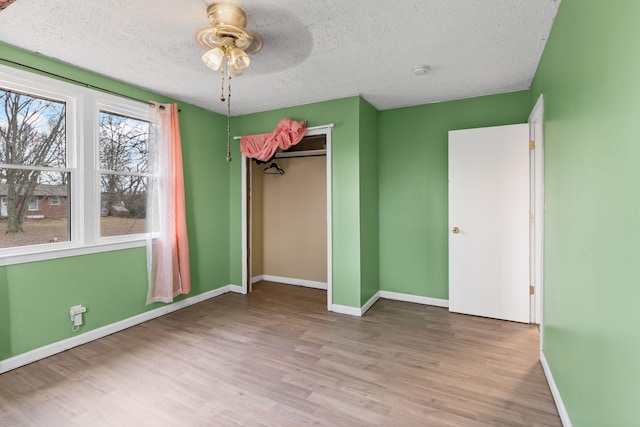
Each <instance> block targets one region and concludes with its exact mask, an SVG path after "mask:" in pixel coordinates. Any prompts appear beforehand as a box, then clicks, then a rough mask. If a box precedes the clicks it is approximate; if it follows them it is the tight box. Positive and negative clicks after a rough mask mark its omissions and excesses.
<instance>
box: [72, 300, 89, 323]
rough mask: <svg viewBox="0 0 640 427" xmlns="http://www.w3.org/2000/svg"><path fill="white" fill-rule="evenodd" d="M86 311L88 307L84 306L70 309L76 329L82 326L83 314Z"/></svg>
mask: <svg viewBox="0 0 640 427" xmlns="http://www.w3.org/2000/svg"><path fill="white" fill-rule="evenodd" d="M86 311H87V307H83V306H82V305H74V306H73V307H71V308H70V309H69V315H70V316H71V321H72V322H73V326H74V327H75V326H80V325H82V313H86Z"/></svg>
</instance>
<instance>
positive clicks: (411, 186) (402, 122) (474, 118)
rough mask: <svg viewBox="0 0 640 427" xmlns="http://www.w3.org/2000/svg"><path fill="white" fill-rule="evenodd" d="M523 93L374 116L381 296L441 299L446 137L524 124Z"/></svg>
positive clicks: (445, 293)
mask: <svg viewBox="0 0 640 427" xmlns="http://www.w3.org/2000/svg"><path fill="white" fill-rule="evenodd" d="M530 109H531V106H530V102H529V93H528V92H526V91H525V92H513V93H507V94H502V95H492V96H485V97H479V98H472V99H465V100H461V101H450V102H441V103H436V104H427V105H421V106H417V107H407V108H398V109H394V110H386V111H382V112H381V113H380V118H379V120H380V133H379V160H378V165H379V168H378V170H379V172H378V173H379V181H380V183H379V188H380V193H379V197H380V289H381V290H385V291H392V292H400V293H406V294H411V295H419V296H425V297H431V298H442V299H448V297H449V291H448V287H449V283H448V282H449V278H448V262H449V261H448V249H447V248H448V234H447V226H448V218H447V213H448V198H447V192H448V183H447V180H448V178H447V174H448V171H447V163H448V160H447V145H448V143H447V141H448V132H449V131H450V130H454V129H468V128H477V127H488V126H499V125H506V124H514V123H525V122H526V121H527V118H528V116H529V112H530Z"/></svg>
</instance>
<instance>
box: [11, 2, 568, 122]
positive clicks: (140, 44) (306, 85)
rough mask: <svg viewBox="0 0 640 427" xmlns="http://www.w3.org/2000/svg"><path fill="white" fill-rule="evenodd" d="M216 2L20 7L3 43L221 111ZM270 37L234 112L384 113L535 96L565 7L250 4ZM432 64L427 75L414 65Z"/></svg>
mask: <svg viewBox="0 0 640 427" xmlns="http://www.w3.org/2000/svg"><path fill="white" fill-rule="evenodd" d="M212 2H213V0H210V1H204V0H156V1H150V0H135V1H131V0H105V1H87V0H65V1H50V0H18V1H16V2H15V3H14V4H12V5H11V7H9V8H7V9H6V10H4V11H3V12H2V13H0V40H1V41H3V42H5V43H8V44H10V45H14V46H17V47H21V48H23V49H27V50H30V51H34V52H38V53H41V54H43V55H45V56H49V57H52V58H56V59H59V60H61V61H63V62H68V63H71V64H73V65H76V66H79V67H82V68H85V69H88V70H92V71H95V72H98V73H101V74H104V75H107V76H110V77H113V78H115V79H118V80H122V81H125V82H128V83H131V84H133V85H136V86H139V87H143V88H146V89H149V90H151V91H153V92H157V93H160V94H164V95H167V96H170V97H173V98H176V99H179V100H183V101H186V102H190V103H193V104H196V105H199V106H202V107H204V108H207V109H209V110H212V111H216V112H218V113H226V108H225V105H224V104H223V103H221V102H220V101H219V91H220V80H219V74H218V73H214V72H212V71H210V70H209V69H208V68H207V67H206V66H205V65H204V64H203V63H202V61H201V59H200V56H201V55H202V53H203V51H202V50H201V49H200V48H199V47H198V46H196V44H195V43H194V41H193V34H194V33H195V31H196V30H198V29H199V28H200V27H203V26H205V25H207V18H206V7H207V4H208V3H212ZM237 3H238V4H239V5H240V6H241V7H242V8H243V9H244V10H245V11H246V13H247V16H248V25H247V27H248V28H249V29H251V30H254V31H256V32H258V33H259V34H260V35H261V36H262V38H263V39H264V45H265V46H264V48H263V49H262V50H261V51H260V52H259V53H257V54H255V55H254V56H253V58H252V64H251V67H250V68H249V69H248V70H247V71H246V72H245V74H244V76H242V77H239V78H237V79H234V80H233V87H232V93H233V102H232V110H233V111H232V114H233V115H238V114H245V113H252V112H258V111H265V110H271V109H274V108H280V107H286V106H292V105H300V104H306V103H310V102H316V101H323V100H328V99H335V98H342V97H346V96H352V95H361V96H363V97H364V98H365V99H367V100H368V101H369V102H370V103H371V104H373V105H374V106H375V107H376V108H378V109H380V110H384V109H389V108H394V107H401V106H410V105H418V104H426V103H430V102H436V101H444V100H451V99H460V98H468V97H473V96H479V95H487V94H495V93H502V92H510V91H515V90H522V89H527V88H529V86H530V84H531V80H532V78H533V76H534V74H535V71H536V68H537V65H538V62H539V60H540V56H541V54H542V51H543V49H544V46H545V43H546V39H547V37H548V35H549V31H550V30H551V26H552V24H553V20H554V18H555V16H556V13H557V9H558V6H559V3H560V1H559V0H455V1H452V0H396V1H390V0H348V1H345V0H324V1H310V2H301V1H294V0H244V1H242V0H240V1H238V2H237ZM422 64H426V65H429V67H430V68H431V71H430V73H429V74H428V75H426V76H415V75H414V74H413V70H414V68H415V67H416V66H418V65H422Z"/></svg>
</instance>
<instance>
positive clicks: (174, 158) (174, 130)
mask: <svg viewBox="0 0 640 427" xmlns="http://www.w3.org/2000/svg"><path fill="white" fill-rule="evenodd" d="M150 108H151V123H152V126H151V128H152V131H151V137H150V141H149V172H150V174H151V177H150V178H149V182H148V193H147V229H148V233H147V236H148V237H147V274H148V278H149V289H148V293H147V304H151V303H153V302H165V303H170V302H173V298H174V297H175V296H177V295H179V294H188V293H190V292H191V274H190V270H189V240H188V237H187V220H186V210H185V194H184V170H183V166H182V144H181V141H180V125H179V122H178V105H177V104H155V103H152V104H151V107H150Z"/></svg>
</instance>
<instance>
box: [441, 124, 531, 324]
mask: <svg viewBox="0 0 640 427" xmlns="http://www.w3.org/2000/svg"><path fill="white" fill-rule="evenodd" d="M528 282H529V126H528V125H527V124H521V125H510V126H498V127H490V128H482V129H467V130H459V131H451V132H449V310H450V311H453V312H457V313H466V314H473V315H477V316H485V317H493V318H497V319H505V320H513V321H517V322H527V323H528V322H529V283H528Z"/></svg>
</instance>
